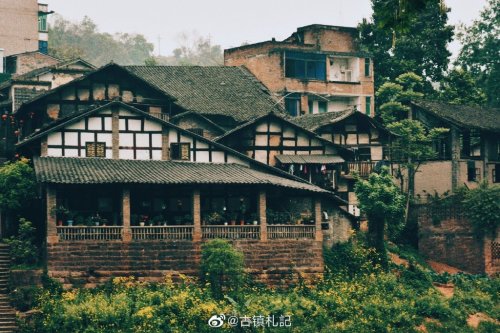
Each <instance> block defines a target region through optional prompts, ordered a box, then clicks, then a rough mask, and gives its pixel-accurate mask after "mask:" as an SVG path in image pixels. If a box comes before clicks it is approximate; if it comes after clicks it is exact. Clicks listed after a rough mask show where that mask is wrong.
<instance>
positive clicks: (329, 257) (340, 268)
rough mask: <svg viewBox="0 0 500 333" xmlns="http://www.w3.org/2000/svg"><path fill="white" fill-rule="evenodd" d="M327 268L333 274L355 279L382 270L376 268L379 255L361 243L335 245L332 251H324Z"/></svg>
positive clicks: (350, 242) (352, 242)
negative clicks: (375, 263) (374, 263)
mask: <svg viewBox="0 0 500 333" xmlns="http://www.w3.org/2000/svg"><path fill="white" fill-rule="evenodd" d="M324 260H325V266H326V268H327V269H328V271H329V272H331V273H333V274H340V275H345V276H348V277H355V276H360V275H365V274H370V273H374V272H377V271H379V270H380V267H379V266H376V265H375V266H374V265H373V262H377V253H376V251H375V250H374V249H371V248H367V247H364V246H363V245H362V244H361V241H358V242H356V241H349V242H346V243H339V244H335V245H334V246H333V247H332V248H331V249H324Z"/></svg>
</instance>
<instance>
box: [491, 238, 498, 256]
mask: <svg viewBox="0 0 500 333" xmlns="http://www.w3.org/2000/svg"><path fill="white" fill-rule="evenodd" d="M491 259H493V260H499V259H500V243H499V242H491Z"/></svg>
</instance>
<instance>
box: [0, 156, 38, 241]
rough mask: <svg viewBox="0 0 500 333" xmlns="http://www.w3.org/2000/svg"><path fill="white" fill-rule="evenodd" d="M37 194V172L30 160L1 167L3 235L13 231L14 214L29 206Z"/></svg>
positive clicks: (0, 199) (0, 215)
mask: <svg viewBox="0 0 500 333" xmlns="http://www.w3.org/2000/svg"><path fill="white" fill-rule="evenodd" d="M35 196H36V181H35V172H34V170H33V168H32V167H31V166H30V165H29V160H27V159H21V160H19V161H17V162H7V163H5V164H4V165H3V166H1V167H0V217H1V219H0V220H1V222H0V223H2V228H1V229H2V230H1V231H2V236H5V235H6V234H8V233H12V232H13V231H14V230H13V229H14V225H13V224H12V223H11V222H12V220H13V216H15V214H17V213H18V212H19V211H20V210H21V209H22V208H24V207H29V205H30V201H31V200H32V199H34V198H35Z"/></svg>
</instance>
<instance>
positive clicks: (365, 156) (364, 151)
mask: <svg viewBox="0 0 500 333" xmlns="http://www.w3.org/2000/svg"><path fill="white" fill-rule="evenodd" d="M358 158H359V160H360V161H370V160H371V158H372V153H371V149H370V147H363V148H359V149H358Z"/></svg>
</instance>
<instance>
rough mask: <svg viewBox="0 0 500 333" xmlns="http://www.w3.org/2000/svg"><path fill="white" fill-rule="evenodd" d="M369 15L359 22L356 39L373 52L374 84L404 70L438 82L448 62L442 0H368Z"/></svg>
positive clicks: (450, 30) (449, 34)
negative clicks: (358, 37)
mask: <svg viewBox="0 0 500 333" xmlns="http://www.w3.org/2000/svg"><path fill="white" fill-rule="evenodd" d="M372 8H373V16H372V18H371V20H370V21H368V20H363V22H362V23H361V24H360V25H359V29H360V32H361V34H360V41H361V44H362V46H363V47H364V48H365V50H366V51H368V52H370V53H372V54H373V57H374V66H375V73H377V75H376V77H375V86H376V88H378V87H380V86H381V85H382V84H383V83H384V82H387V81H393V80H394V79H395V78H396V77H398V76H399V75H401V74H403V73H406V72H415V73H416V74H418V75H420V76H422V77H423V78H424V79H425V83H426V85H425V87H426V90H428V91H430V90H432V87H431V85H430V82H431V81H434V82H439V81H440V80H441V79H442V77H443V73H444V72H445V71H446V69H447V66H448V61H449V60H448V58H449V56H450V52H449V51H448V49H447V44H448V43H449V42H450V41H451V40H452V36H453V27H452V26H450V25H448V24H447V21H448V14H447V11H448V10H447V8H446V7H445V6H444V3H443V1H442V0H404V1H403V0H372Z"/></svg>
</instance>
